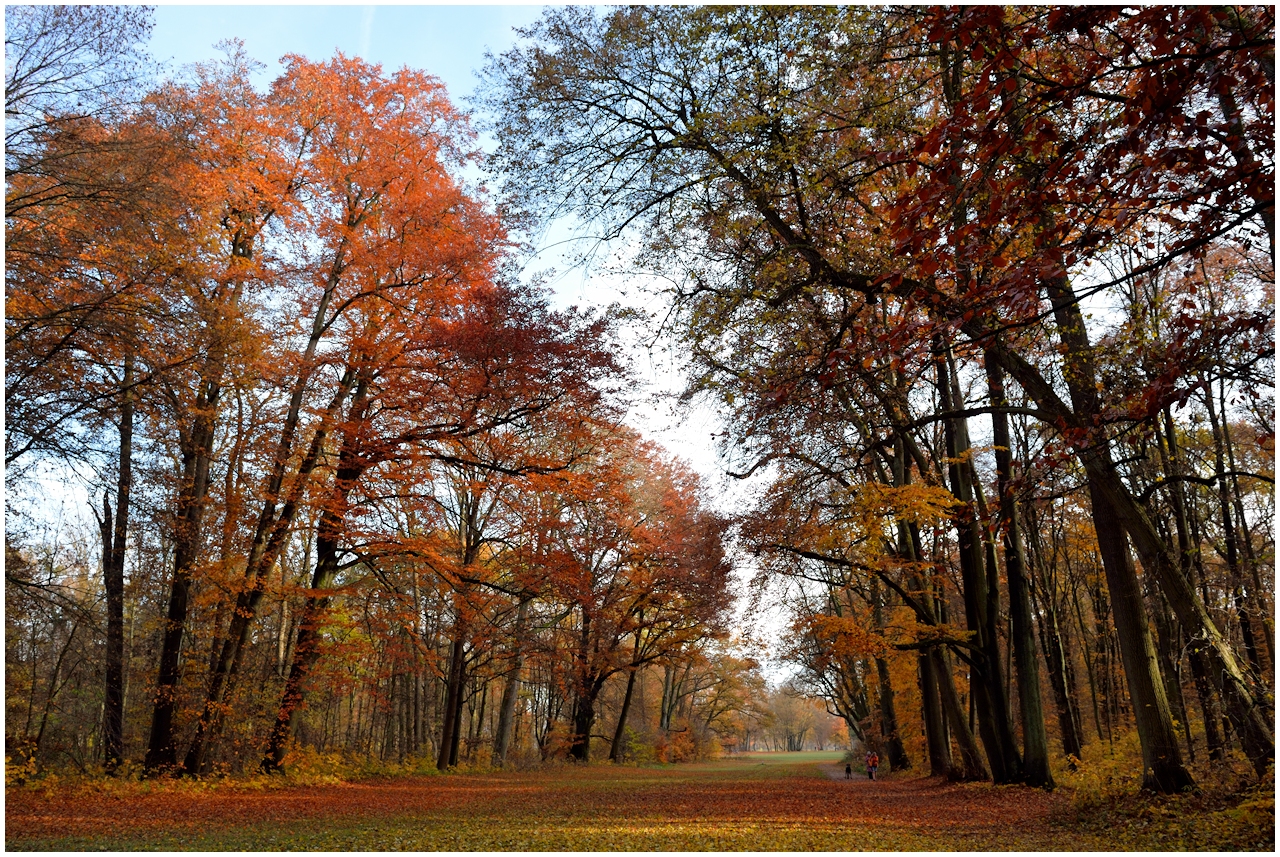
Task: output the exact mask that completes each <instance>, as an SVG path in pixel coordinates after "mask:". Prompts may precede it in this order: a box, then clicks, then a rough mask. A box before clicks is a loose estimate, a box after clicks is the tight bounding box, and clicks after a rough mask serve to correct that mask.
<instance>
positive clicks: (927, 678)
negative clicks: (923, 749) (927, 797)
mask: <svg viewBox="0 0 1280 857" xmlns="http://www.w3.org/2000/svg"><path fill="white" fill-rule="evenodd" d="M916 667H917V668H918V670H919V673H920V699H921V703H920V708H921V715H922V716H923V717H924V735H925V743H926V746H927V747H928V750H929V773H930V774H931V775H932V776H935V777H945V776H948V775H949V774H950V773H951V765H952V761H951V742H950V741H949V740H948V738H947V735H946V732H945V730H944V727H943V720H942V718H943V714H942V703H941V701H940V699H939V697H938V674H937V670H936V669H935V667H934V663H933V656H932V655H930V654H929V653H928V652H921V653H920V655H919V657H917V658H916Z"/></svg>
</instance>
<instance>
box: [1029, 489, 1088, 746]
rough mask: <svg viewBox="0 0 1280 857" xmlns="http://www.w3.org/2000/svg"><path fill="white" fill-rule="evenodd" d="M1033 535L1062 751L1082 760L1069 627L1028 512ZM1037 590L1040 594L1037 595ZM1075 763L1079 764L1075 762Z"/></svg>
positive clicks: (1037, 598)
mask: <svg viewBox="0 0 1280 857" xmlns="http://www.w3.org/2000/svg"><path fill="white" fill-rule="evenodd" d="M1027 517H1028V520H1029V524H1028V526H1029V528H1030V532H1031V533H1032V534H1033V538H1032V541H1031V545H1032V546H1033V550H1032V552H1031V556H1032V562H1031V568H1032V569H1034V570H1035V572H1036V577H1037V579H1038V581H1039V582H1038V583H1037V585H1036V586H1035V587H1033V588H1032V589H1031V600H1032V604H1033V605H1035V607H1036V610H1035V612H1036V614H1037V615H1038V616H1040V617H1041V618H1040V637H1041V640H1042V641H1043V645H1044V652H1045V662H1046V664H1047V666H1048V668H1049V684H1050V685H1051V686H1052V687H1053V699H1054V704H1055V706H1056V708H1057V711H1058V730H1059V731H1060V732H1061V733H1062V752H1063V755H1065V756H1067V757H1068V759H1080V758H1081V753H1082V752H1083V748H1084V733H1083V730H1082V729H1081V728H1080V717H1079V714H1078V711H1079V709H1078V707H1077V706H1076V703H1075V693H1074V688H1073V687H1072V686H1071V683H1070V680H1069V677H1068V661H1067V650H1066V645H1065V643H1064V637H1065V635H1066V627H1065V626H1063V625H1062V624H1061V623H1059V621H1058V612H1059V611H1058V599H1057V593H1056V592H1055V589H1054V587H1052V586H1050V585H1049V575H1048V572H1047V571H1046V570H1045V568H1044V559H1043V556H1042V551H1041V550H1040V549H1038V548H1036V547H1035V545H1036V539H1035V538H1034V533H1035V532H1036V529H1037V527H1036V524H1035V523H1034V521H1035V518H1034V515H1033V513H1032V512H1031V511H1030V510H1028V511H1027ZM1037 590H1038V591H1039V593H1040V594H1039V595H1037ZM1071 764H1073V765H1074V764H1075V763H1074V762H1071Z"/></svg>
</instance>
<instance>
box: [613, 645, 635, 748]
mask: <svg viewBox="0 0 1280 857" xmlns="http://www.w3.org/2000/svg"><path fill="white" fill-rule="evenodd" d="M639 655H640V632H639V631H637V632H636V635H635V647H634V648H633V649H632V650H631V666H630V668H629V669H628V670H627V692H626V694H625V695H623V697H622V708H621V709H620V710H619V711H618V725H617V727H616V728H615V729H614V730H613V742H612V743H611V744H610V745H609V758H610V759H611V760H612V761H613V763H614V764H618V763H620V762H621V761H622V738H623V736H624V734H625V732H626V728H627V712H628V711H630V710H631V696H632V694H633V693H634V691H635V689H636V670H637V664H636V661H637V660H638V659H639Z"/></svg>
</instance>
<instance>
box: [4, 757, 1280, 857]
mask: <svg viewBox="0 0 1280 857" xmlns="http://www.w3.org/2000/svg"><path fill="white" fill-rule="evenodd" d="M839 755H840V754H838V753H776V754H746V755H741V756H735V757H731V758H728V759H724V760H721V761H717V762H707V763H702V764H687V765H676V766H669V767H652V768H635V767H613V766H610V765H593V766H589V767H570V766H565V767H555V768H549V769H544V770H539V771H534V772H503V773H458V774H447V775H439V776H419V777H396V778H382V779H365V780H360V781H357V782H345V783H344V782H333V783H327V784H326V783H321V784H316V783H311V784H299V783H296V782H291V781H289V780H288V779H283V780H282V779H281V778H276V779H275V780H272V781H266V780H249V781H244V782H224V783H216V784H208V783H201V782H189V781H188V782H181V781H179V782H167V781H166V782H142V783H139V782H125V783H114V782H109V781H102V780H98V781H93V782H88V783H79V784H67V783H63V784H61V785H59V784H56V783H55V784H50V783H47V782H46V783H44V784H41V783H35V784H30V785H26V786H21V787H9V788H8V789H6V806H5V821H6V825H5V846H6V849H7V850H48V851H66V850H101V849H105V850H128V851H143V850H166V851H178V850H200V851H225V850H253V851H280V850H318V851H330V850H342V851H396V850H423V851H430V850H446V851H471V850H520V851H543V850H546V851H555V850H575V851H597V850H601V851H602V850H642V851H647V850H716V851H749V850H782V851H801V850H842V851H859V850H878V851H891V850H913V851H915V850H920V851H933V850H1031V851H1035V850H1117V849H1139V850H1187V849H1212V850H1242V849H1260V850H1268V851H1269V850H1271V844H1272V840H1273V836H1274V808H1273V805H1272V804H1271V803H1270V802H1269V801H1268V800H1266V799H1265V796H1263V797H1261V798H1259V799H1257V800H1254V801H1253V802H1252V803H1249V802H1244V803H1241V802H1240V801H1236V802H1235V803H1234V804H1232V803H1231V802H1229V801H1228V802H1226V803H1225V804H1224V803H1223V802H1222V801H1217V802H1216V803H1215V802H1214V801H1213V800H1210V799H1208V798H1205V797H1196V796H1188V797H1185V798H1167V799H1162V800H1159V801H1155V800H1153V801H1151V802H1148V803H1147V804H1141V803H1138V804H1134V803H1132V802H1130V804H1127V805H1125V806H1124V807H1119V808H1110V809H1106V810H1104V809H1102V808H1094V809H1091V810H1080V809H1078V808H1077V807H1076V806H1075V805H1074V804H1073V802H1072V797H1071V791H1070V789H1059V790H1057V791H1055V792H1052V793H1046V792H1043V791H1038V790H1033V789H1027V788H1021V787H1011V786H1006V787H999V786H991V785H987V784H968V785H954V784H947V783H943V782H941V781H939V780H935V779H925V778H920V777H918V776H917V777H911V776H910V775H909V772H908V774H905V775H901V776H894V777H889V778H886V779H882V780H881V781H878V782H874V783H872V782H869V781H867V780H866V779H858V778H856V777H855V779H853V780H851V781H846V780H845V779H844V776H843V769H842V767H840V766H839V765H838V764H837V763H838V760H839Z"/></svg>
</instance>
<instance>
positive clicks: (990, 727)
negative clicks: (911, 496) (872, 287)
mask: <svg viewBox="0 0 1280 857" xmlns="http://www.w3.org/2000/svg"><path fill="white" fill-rule="evenodd" d="M933 348H934V360H935V366H936V369H937V386H938V394H939V400H940V405H941V407H942V409H943V411H953V410H958V409H959V407H960V405H959V402H958V396H957V395H956V389H957V388H956V386H955V385H954V383H953V381H952V375H953V370H952V369H951V367H950V365H949V364H950V362H951V358H950V349H949V348H948V347H947V346H946V345H945V344H944V343H943V341H942V338H941V336H940V335H939V336H935V338H934V343H933ZM943 426H944V430H945V438H946V446H947V459H948V471H949V473H948V476H949V479H948V481H949V483H950V488H951V493H952V494H953V495H955V497H956V499H957V500H959V501H960V504H961V509H960V512H959V514H957V516H956V521H955V524H956V535H957V538H958V541H959V554H960V575H961V578H962V581H963V595H964V610H965V623H966V626H967V628H968V629H969V631H971V632H972V633H973V636H974V641H975V642H976V644H977V645H976V648H975V651H974V654H973V658H972V663H971V665H970V668H971V670H972V675H973V677H974V678H975V679H976V681H975V682H974V684H975V688H974V692H973V697H972V698H973V699H974V701H975V703H976V705H977V713H978V733H979V735H981V736H982V745H983V747H984V748H985V749H986V751H987V761H988V762H989V763H990V765H991V774H992V776H993V778H994V779H995V781H996V782H998V783H1008V782H1018V781H1020V780H1021V778H1022V771H1021V767H1022V765H1021V759H1019V758H1018V749H1017V745H1016V743H1015V742H1014V739H1013V731H1012V728H1011V726H1010V724H1009V709H1008V705H1007V702H1006V700H1005V697H1004V683H1003V681H1002V679H1001V676H1000V651H999V640H998V639H997V637H996V636H995V634H994V633H993V620H994V618H995V617H993V616H991V603H990V597H991V594H992V593H991V592H990V591H989V587H994V586H995V585H996V582H995V581H994V580H991V579H990V577H989V575H988V574H987V573H986V569H985V567H984V557H983V540H982V534H981V524H980V522H979V521H978V519H977V509H976V507H975V498H974V485H973V482H972V478H971V476H972V470H971V469H970V467H969V466H968V464H969V463H968V456H969V454H970V447H969V433H968V428H967V421H966V420H965V419H964V418H962V417H958V418H948V419H946V420H944V422H943ZM992 571H994V569H992Z"/></svg>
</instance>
